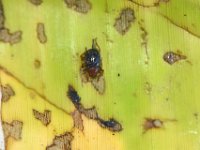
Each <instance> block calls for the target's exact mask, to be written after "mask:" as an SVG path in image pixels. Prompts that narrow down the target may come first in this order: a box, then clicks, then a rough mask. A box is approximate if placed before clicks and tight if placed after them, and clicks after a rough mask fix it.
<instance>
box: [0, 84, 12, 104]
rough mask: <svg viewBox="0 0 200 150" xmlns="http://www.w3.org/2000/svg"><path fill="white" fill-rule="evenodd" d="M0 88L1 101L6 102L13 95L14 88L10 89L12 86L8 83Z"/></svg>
mask: <svg viewBox="0 0 200 150" xmlns="http://www.w3.org/2000/svg"><path fill="white" fill-rule="evenodd" d="M1 90H2V101H3V102H7V101H8V100H9V99H10V97H12V96H14V95H15V92H14V90H13V89H12V87H11V86H10V85H9V84H6V85H5V86H3V85H2V86H1Z"/></svg>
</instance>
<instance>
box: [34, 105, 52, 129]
mask: <svg viewBox="0 0 200 150" xmlns="http://www.w3.org/2000/svg"><path fill="white" fill-rule="evenodd" d="M33 115H34V117H35V118H36V119H38V120H40V121H41V122H42V124H43V125H45V126H47V125H49V124H50V123H51V111H49V110H44V113H40V112H39V111H37V110H35V109H33Z"/></svg>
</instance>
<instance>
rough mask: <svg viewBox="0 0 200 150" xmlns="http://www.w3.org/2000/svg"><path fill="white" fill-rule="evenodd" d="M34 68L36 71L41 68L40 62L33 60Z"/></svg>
mask: <svg viewBox="0 0 200 150" xmlns="http://www.w3.org/2000/svg"><path fill="white" fill-rule="evenodd" d="M34 66H35V68H36V69H38V68H40V66H41V62H40V60H38V59H35V61H34Z"/></svg>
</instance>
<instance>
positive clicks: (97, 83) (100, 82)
mask: <svg viewBox="0 0 200 150" xmlns="http://www.w3.org/2000/svg"><path fill="white" fill-rule="evenodd" d="M91 83H92V85H93V87H94V88H95V89H96V90H97V91H98V92H99V93H100V94H103V93H104V92H105V79H104V76H100V77H99V78H95V79H93V80H92V81H91Z"/></svg>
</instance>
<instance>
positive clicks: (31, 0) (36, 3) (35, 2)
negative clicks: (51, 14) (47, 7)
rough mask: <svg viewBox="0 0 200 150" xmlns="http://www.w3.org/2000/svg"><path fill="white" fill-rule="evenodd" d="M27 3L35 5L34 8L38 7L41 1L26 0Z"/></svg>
mask: <svg viewBox="0 0 200 150" xmlns="http://www.w3.org/2000/svg"><path fill="white" fill-rule="evenodd" d="M28 1H29V2H31V3H32V4H33V5H36V6H38V5H40V4H42V2H43V1H42V0H28Z"/></svg>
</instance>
